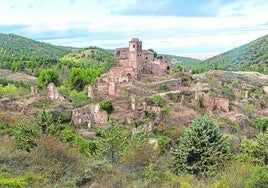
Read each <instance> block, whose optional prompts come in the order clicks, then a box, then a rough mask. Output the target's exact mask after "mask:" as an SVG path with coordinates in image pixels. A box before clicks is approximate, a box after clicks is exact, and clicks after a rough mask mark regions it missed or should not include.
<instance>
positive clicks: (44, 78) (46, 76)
mask: <svg viewBox="0 0 268 188" xmlns="http://www.w3.org/2000/svg"><path fill="white" fill-rule="evenodd" d="M58 79H59V73H58V71H57V70H56V69H44V70H43V71H41V72H40V75H39V76H38V80H37V86H38V87H39V88H43V87H45V86H47V85H48V84H49V83H52V82H53V83H54V84H55V85H57V84H58V81H59V80H58Z"/></svg>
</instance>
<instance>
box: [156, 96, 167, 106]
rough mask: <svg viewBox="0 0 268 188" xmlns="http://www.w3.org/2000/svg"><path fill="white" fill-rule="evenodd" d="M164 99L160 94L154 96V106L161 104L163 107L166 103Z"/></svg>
mask: <svg viewBox="0 0 268 188" xmlns="http://www.w3.org/2000/svg"><path fill="white" fill-rule="evenodd" d="M164 102H165V101H164V99H163V97H161V96H160V95H155V96H153V104H154V106H160V107H162V106H163V105H164Z"/></svg>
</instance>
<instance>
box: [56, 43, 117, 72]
mask: <svg viewBox="0 0 268 188" xmlns="http://www.w3.org/2000/svg"><path fill="white" fill-rule="evenodd" d="M61 60H63V61H72V62H78V63H86V64H92V65H100V64H102V65H104V66H105V67H106V68H108V69H109V68H111V67H112V66H113V65H114V53H113V50H108V49H103V48H98V47H94V46H91V47H88V48H83V49H79V50H75V51H73V52H71V53H68V54H67V55H65V56H64V57H62V58H61Z"/></svg>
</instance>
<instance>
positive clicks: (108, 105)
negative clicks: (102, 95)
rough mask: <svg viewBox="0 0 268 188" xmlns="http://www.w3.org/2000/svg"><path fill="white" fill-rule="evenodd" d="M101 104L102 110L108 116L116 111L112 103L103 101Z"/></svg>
mask: <svg viewBox="0 0 268 188" xmlns="http://www.w3.org/2000/svg"><path fill="white" fill-rule="evenodd" d="M99 104H100V109H101V110H103V111H106V112H107V113H108V114H111V113H112V112H113V111H114V107H113V104H112V102H111V101H108V100H106V101H101V102H100V103H99Z"/></svg>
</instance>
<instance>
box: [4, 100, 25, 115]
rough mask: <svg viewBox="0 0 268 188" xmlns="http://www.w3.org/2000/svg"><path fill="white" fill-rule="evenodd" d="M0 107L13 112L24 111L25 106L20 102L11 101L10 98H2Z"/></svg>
mask: <svg viewBox="0 0 268 188" xmlns="http://www.w3.org/2000/svg"><path fill="white" fill-rule="evenodd" d="M0 109H1V110H4V111H9V112H14V113H24V110H25V107H24V106H23V105H22V104H20V103H17V102H15V101H11V100H10V99H2V100H1V101H0Z"/></svg>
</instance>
